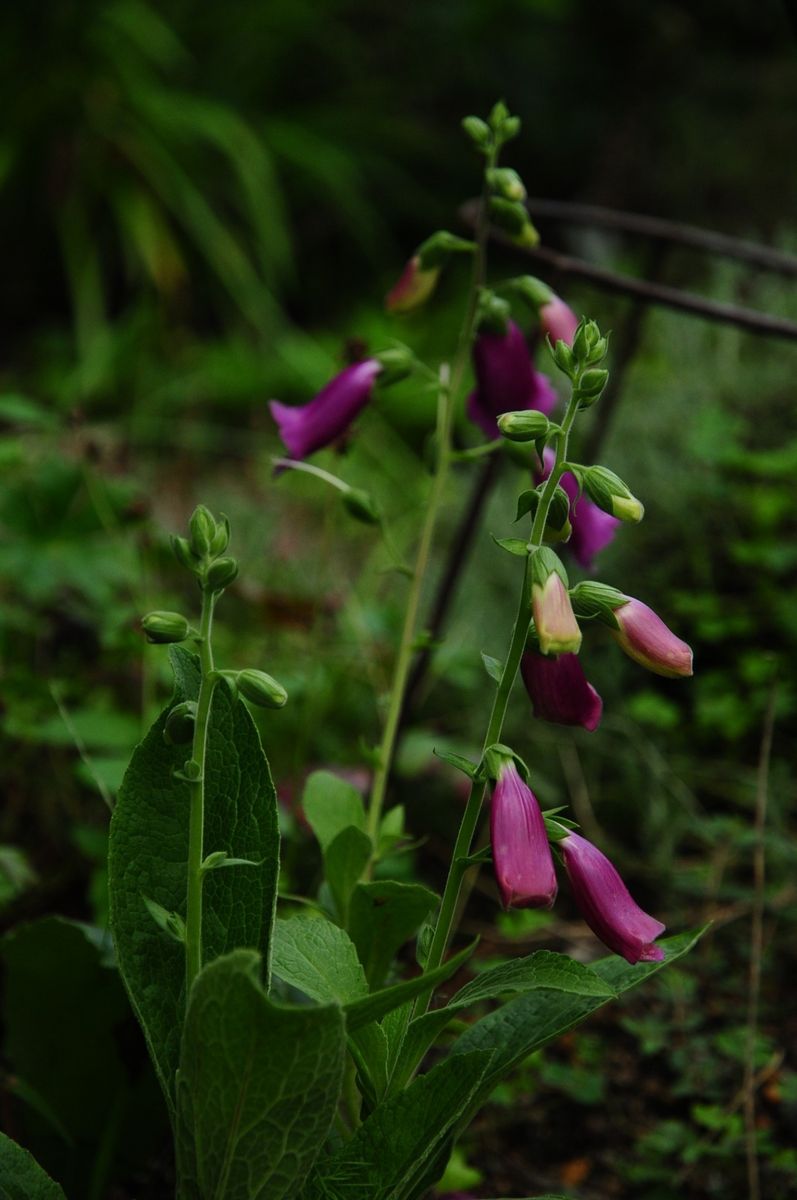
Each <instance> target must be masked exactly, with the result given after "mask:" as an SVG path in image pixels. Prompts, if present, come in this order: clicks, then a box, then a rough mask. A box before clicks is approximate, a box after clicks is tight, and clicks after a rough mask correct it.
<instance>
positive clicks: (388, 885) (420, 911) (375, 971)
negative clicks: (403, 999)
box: [349, 879, 438, 988]
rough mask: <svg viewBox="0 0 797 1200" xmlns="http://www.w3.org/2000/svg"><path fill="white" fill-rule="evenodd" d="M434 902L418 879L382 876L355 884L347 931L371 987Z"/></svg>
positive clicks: (378, 981)
mask: <svg viewBox="0 0 797 1200" xmlns="http://www.w3.org/2000/svg"><path fill="white" fill-rule="evenodd" d="M437 902H438V897H437V896H436V895H435V893H434V892H430V891H429V889H428V888H425V887H422V886H421V885H420V884H417V883H398V882H396V881H395V880H392V879H384V880H377V881H376V882H374V883H358V884H357V886H356V887H355V889H354V892H353V893H352V898H351V905H350V908H349V933H350V935H351V940H352V941H353V942H354V944H355V946H356V947H357V953H358V955H359V956H360V962H361V963H362V964H363V966H364V967H365V974H366V977H367V979H368V983H369V985H370V986H371V987H372V988H375V987H378V986H379V985H380V984H381V983H382V982H383V980H384V978H385V976H386V974H387V972H388V968H389V967H390V964H391V963H392V961H393V958H394V957H395V955H396V952H397V951H398V949H399V948H400V947H401V946H403V945H404V943H405V942H406V941H407V940H408V939H409V938H411V937H412V935H413V934H414V933H415V932H416V931H417V929H418V927H419V925H420V924H421V922H422V921H423V919H424V917H426V916H427V915H428V914H429V913H430V912H431V911H432V909H433V908H434V907H435V905H436V904H437Z"/></svg>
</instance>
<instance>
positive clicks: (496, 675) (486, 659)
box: [481, 650, 504, 683]
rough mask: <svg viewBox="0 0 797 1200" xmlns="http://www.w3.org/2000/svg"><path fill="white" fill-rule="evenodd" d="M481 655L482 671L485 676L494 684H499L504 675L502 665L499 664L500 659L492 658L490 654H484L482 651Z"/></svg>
mask: <svg viewBox="0 0 797 1200" xmlns="http://www.w3.org/2000/svg"><path fill="white" fill-rule="evenodd" d="M481 655H482V662H483V663H484V669H485V671H486V672H487V674H488V675H489V676H490V678H491V679H494V680H495V682H496V683H500V682H501V677H502V675H503V673H504V664H503V663H502V662H501V660H500V659H498V658H493V656H492V655H491V654H485V653H484V651H483V650H482V652H481Z"/></svg>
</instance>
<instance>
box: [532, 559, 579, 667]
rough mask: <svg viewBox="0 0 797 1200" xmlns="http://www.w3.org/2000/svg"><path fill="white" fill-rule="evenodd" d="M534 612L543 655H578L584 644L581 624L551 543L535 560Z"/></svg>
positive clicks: (533, 581)
mask: <svg viewBox="0 0 797 1200" xmlns="http://www.w3.org/2000/svg"><path fill="white" fill-rule="evenodd" d="M531 570H532V582H531V611H532V615H533V617H534V629H535V632H536V634H537V638H538V640H539V643H540V650H541V651H542V653H543V654H577V653H578V651H579V648H580V646H581V630H580V629H579V626H578V621H577V620H576V617H575V613H574V612H573V606H572V604H571V603H570V594H569V592H568V590H567V582H566V580H567V576H566V575H564V567H563V566H562V564H561V562H560V561H559V559H558V558H557V556H556V555H555V554H554V552H553V550H551V549H550V548H549V547H548V546H542V547H540V549H538V550H536V551H535V553H534V555H533V557H532V560H531Z"/></svg>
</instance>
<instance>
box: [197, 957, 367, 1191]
mask: <svg viewBox="0 0 797 1200" xmlns="http://www.w3.org/2000/svg"><path fill="white" fill-rule="evenodd" d="M344 1059H345V1032H344V1022H343V1014H342V1013H341V1011H340V1009H339V1008H337V1007H336V1006H332V1005H330V1006H327V1007H324V1008H321V1007H315V1006H313V1007H302V1008H286V1007H282V1006H278V1005H275V1004H272V1002H271V1001H270V1000H269V999H268V997H267V996H266V995H265V993H264V991H263V990H262V987H261V984H260V979H259V956H258V955H257V954H255V953H253V952H252V951H249V950H237V951H235V952H234V953H232V954H228V955H226V956H224V957H223V958H219V959H216V961H215V962H213V963H211V964H210V965H209V966H207V967H205V968H204V970H203V971H202V972H201V973H200V975H199V976H198V978H197V980H196V982H195V984H194V986H193V987H192V989H191V999H190V1003H189V1006H188V1013H187V1014H186V1020H185V1029H184V1032H183V1046H182V1055H181V1059H180V1073H179V1077H178V1085H177V1101H178V1142H177V1146H178V1166H179V1171H180V1179H181V1189H182V1190H181V1193H180V1195H181V1197H182V1198H184V1200H287V1198H288V1197H292V1196H295V1195H296V1193H297V1191H298V1189H299V1188H300V1187H301V1185H302V1183H303V1181H304V1179H305V1177H306V1175H307V1173H308V1172H309V1171H310V1169H311V1167H312V1165H313V1162H314V1161H315V1159H316V1157H317V1155H318V1153H319V1152H320V1150H321V1148H322V1146H323V1143H324V1140H325V1138H326V1136H327V1134H328V1132H329V1128H330V1125H331V1124H332V1120H333V1117H334V1114H335V1109H336V1106H337V1103H338V1098H339V1095H340V1089H341V1083H342V1079H343V1065H344Z"/></svg>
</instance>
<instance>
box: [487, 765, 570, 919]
mask: <svg viewBox="0 0 797 1200" xmlns="http://www.w3.org/2000/svg"><path fill="white" fill-rule="evenodd" d="M490 838H491V841H492V847H493V865H494V868H495V878H496V881H497V883H498V890H499V891H500V893H501V900H502V901H503V904H504V907H505V908H551V907H552V906H553V902H554V900H555V899H556V890H557V885H556V872H555V871H554V865H553V859H552V857H551V850H550V847H549V845H548V836H547V834H546V832H545V822H544V821H543V817H542V813H541V812H540V806H539V804H538V803H537V800H536V797H535V796H534V793H533V792H532V790H531V788H529V787H528V786H527V785H526V784H525V783H524V782H523V780H522V779H521V778H520V775H519V774H518V770H517V767H516V766H515V764H514V762H512V761H511V760H510V761H508V762H505V763H503V764H502V766H501V768H500V771H499V773H498V781H497V782H496V785H495V787H494V789H493V800H492V806H491V808H490Z"/></svg>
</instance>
